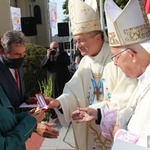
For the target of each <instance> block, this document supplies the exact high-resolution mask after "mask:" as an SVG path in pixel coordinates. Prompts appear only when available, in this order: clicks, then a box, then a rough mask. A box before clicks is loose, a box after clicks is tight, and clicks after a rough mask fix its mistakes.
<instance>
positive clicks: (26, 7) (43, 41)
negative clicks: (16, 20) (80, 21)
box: [0, 0, 51, 47]
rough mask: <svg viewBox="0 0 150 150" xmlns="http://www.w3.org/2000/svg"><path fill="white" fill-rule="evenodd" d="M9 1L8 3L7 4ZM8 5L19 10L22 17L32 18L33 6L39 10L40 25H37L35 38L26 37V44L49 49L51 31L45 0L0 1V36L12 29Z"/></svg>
mask: <svg viewBox="0 0 150 150" xmlns="http://www.w3.org/2000/svg"><path fill="white" fill-rule="evenodd" d="M9 1H10V3H9ZM10 5H11V6H13V7H19V8H20V9H21V16H22V17H33V9H34V6H35V5H39V6H40V8H41V16H42V24H37V36H29V37H27V39H28V42H31V43H34V44H38V45H42V46H45V47H49V43H50V42H51V30H50V28H49V16H48V1H47V0H0V14H4V15H5V19H4V17H3V15H1V17H0V35H2V34H4V33H5V32H6V31H7V30H11V29H12V24H11V18H10Z"/></svg>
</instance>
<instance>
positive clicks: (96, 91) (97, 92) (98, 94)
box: [93, 87, 102, 102]
mask: <svg viewBox="0 0 150 150" xmlns="http://www.w3.org/2000/svg"><path fill="white" fill-rule="evenodd" d="M93 94H94V95H96V100H97V101H98V102H100V101H101V100H100V95H101V94H102V92H101V91H100V89H99V88H98V87H96V90H95V91H94V92H93Z"/></svg>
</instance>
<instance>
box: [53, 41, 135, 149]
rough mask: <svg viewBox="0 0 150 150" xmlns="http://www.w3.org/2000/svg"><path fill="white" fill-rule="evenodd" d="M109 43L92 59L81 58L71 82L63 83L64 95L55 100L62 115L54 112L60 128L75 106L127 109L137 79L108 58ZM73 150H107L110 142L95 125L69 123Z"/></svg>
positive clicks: (89, 123)
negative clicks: (73, 142) (74, 145)
mask: <svg viewBox="0 0 150 150" xmlns="http://www.w3.org/2000/svg"><path fill="white" fill-rule="evenodd" d="M110 56H111V52H110V47H109V45H108V43H105V42H104V44H103V47H102V49H101V51H100V52H99V54H98V55H97V56H95V57H89V56H84V57H83V58H82V60H81V62H80V64H79V68H78V70H77V71H76V72H75V74H74V75H73V77H72V79H71V80H70V81H69V82H68V83H66V85H65V88H64V91H63V94H62V95H61V96H59V97H58V98H57V99H58V100H59V101H60V103H61V107H62V110H63V114H61V113H60V112H59V111H58V109H55V110H56V113H57V115H58V118H59V120H60V122H61V124H62V125H63V126H65V125H68V124H69V123H70V121H72V119H71V114H72V112H73V111H75V110H76V109H77V107H87V106H89V105H91V106H92V105H93V106H94V107H98V108H101V107H106V108H117V109H122V108H124V107H126V105H127V103H128V100H129V98H130V95H131V94H132V93H133V91H134V89H135V87H136V85H137V80H133V79H129V78H127V77H125V75H124V73H123V72H122V71H121V70H120V69H119V68H118V67H116V66H115V65H114V63H113V62H112V61H111V59H110ZM72 127H73V132H74V138H75V143H76V149H78V150H92V149H94V150H109V149H111V145H112V141H111V140H109V139H106V138H104V137H103V136H102V134H101V132H100V130H99V127H98V126H97V125H96V124H95V122H94V121H93V122H86V123H80V124H76V123H75V122H74V121H72Z"/></svg>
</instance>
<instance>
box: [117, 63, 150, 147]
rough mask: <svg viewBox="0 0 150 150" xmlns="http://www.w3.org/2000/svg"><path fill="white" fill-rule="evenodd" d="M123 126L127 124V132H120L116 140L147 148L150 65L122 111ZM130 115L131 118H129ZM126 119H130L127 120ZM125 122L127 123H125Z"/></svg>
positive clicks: (149, 131)
mask: <svg viewBox="0 0 150 150" xmlns="http://www.w3.org/2000/svg"><path fill="white" fill-rule="evenodd" d="M122 112H123V113H122V114H121V117H120V118H122V119H121V121H120V123H121V126H122V127H123V126H125V123H127V122H128V124H127V131H125V130H119V131H118V132H117V133H116V135H115V139H121V140H125V141H128V142H131V143H134V144H137V145H141V146H143V147H147V145H148V144H149V143H147V141H148V136H149V135H150V119H149V114H150V64H149V66H148V67H147V69H146V71H145V73H144V74H143V75H142V76H141V77H140V78H139V83H138V86H137V88H136V90H135V92H134V94H133V95H132V97H131V99H130V101H129V104H128V106H127V108H126V109H125V110H122ZM129 114H130V118H129ZM124 118H129V120H126V121H125V119H124ZM124 121H125V122H124Z"/></svg>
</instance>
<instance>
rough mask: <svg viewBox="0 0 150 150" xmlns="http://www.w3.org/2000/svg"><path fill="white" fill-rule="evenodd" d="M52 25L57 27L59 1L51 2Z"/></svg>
mask: <svg viewBox="0 0 150 150" xmlns="http://www.w3.org/2000/svg"><path fill="white" fill-rule="evenodd" d="M49 14H50V27H51V28H56V23H57V3H53V2H49Z"/></svg>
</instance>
